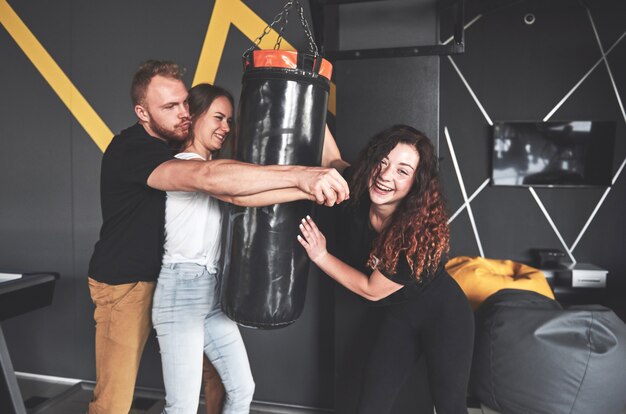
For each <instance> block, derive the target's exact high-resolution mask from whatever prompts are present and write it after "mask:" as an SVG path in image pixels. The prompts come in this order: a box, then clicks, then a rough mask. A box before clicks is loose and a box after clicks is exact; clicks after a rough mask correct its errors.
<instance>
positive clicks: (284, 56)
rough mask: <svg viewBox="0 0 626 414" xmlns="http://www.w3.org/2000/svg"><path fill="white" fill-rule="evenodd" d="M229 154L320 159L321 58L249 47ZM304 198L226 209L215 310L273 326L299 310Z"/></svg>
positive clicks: (324, 66) (325, 67) (324, 90)
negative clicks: (219, 304) (299, 237)
mask: <svg viewBox="0 0 626 414" xmlns="http://www.w3.org/2000/svg"><path fill="white" fill-rule="evenodd" d="M244 63H245V69H244V75H243V85H242V90H241V99H240V101H239V108H238V114H237V123H238V128H237V134H236V138H235V158H236V159H238V160H240V161H245V162H249V163H254V164H263V165H275V164H283V165H304V166H316V165H319V164H320V161H321V154H322V147H323V141H324V129H325V124H326V110H327V103H328V93H329V86H330V72H331V70H332V68H331V65H330V63H329V62H328V61H326V60H324V59H322V58H321V57H319V56H316V55H313V54H305V53H301V52H294V51H281V50H257V51H254V52H252V53H249V54H247V55H246V56H245V57H244ZM311 207H312V203H311V202H310V201H295V202H291V203H284V204H275V205H272V206H268V207H261V208H250V207H248V208H246V207H237V206H229V210H228V213H227V217H226V218H227V220H226V222H227V223H228V224H227V225H228V230H227V231H226V232H225V234H226V239H227V240H226V242H225V243H224V246H225V263H224V274H223V278H222V297H221V299H222V310H223V311H224V312H225V313H226V315H228V317H230V318H231V319H232V320H234V321H235V322H237V323H239V324H241V325H244V326H249V327H256V328H263V329H273V328H280V327H283V326H286V325H289V324H291V323H293V322H294V321H295V320H296V319H297V318H298V317H299V316H300V314H301V313H302V309H303V307H304V300H305V294H306V285H307V274H308V268H309V260H308V257H307V255H306V252H305V250H304V249H303V248H302V246H301V245H300V243H299V242H298V241H297V239H296V236H297V234H298V224H299V223H300V220H301V219H302V218H303V217H304V216H306V215H307V214H310V211H311Z"/></svg>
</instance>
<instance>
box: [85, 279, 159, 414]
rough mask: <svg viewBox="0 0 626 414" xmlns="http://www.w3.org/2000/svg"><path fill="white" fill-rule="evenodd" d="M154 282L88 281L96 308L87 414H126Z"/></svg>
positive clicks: (148, 326) (148, 319)
mask: <svg viewBox="0 0 626 414" xmlns="http://www.w3.org/2000/svg"><path fill="white" fill-rule="evenodd" d="M154 288H155V283H154V282H136V283H127V284H123V285H108V284H106V283H102V282H98V281H96V280H93V279H91V278H89V291H90V293H91V299H92V301H93V303H94V304H95V305H96V310H95V311H94V320H95V322H96V388H95V389H94V396H93V400H92V401H91V403H90V404H89V414H126V413H128V411H129V410H130V407H131V404H132V401H133V392H134V390H135V379H136V377H137V370H138V369H139V362H140V360H141V354H142V352H143V348H144V345H145V344H146V340H147V338H148V334H149V333H150V330H151V328H152V323H151V311H152V295H153V293H154Z"/></svg>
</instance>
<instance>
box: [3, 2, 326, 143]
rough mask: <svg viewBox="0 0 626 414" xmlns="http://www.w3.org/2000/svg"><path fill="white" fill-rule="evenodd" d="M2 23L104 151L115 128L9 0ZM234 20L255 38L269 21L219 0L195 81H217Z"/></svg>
mask: <svg viewBox="0 0 626 414" xmlns="http://www.w3.org/2000/svg"><path fill="white" fill-rule="evenodd" d="M0 23H1V24H2V26H4V28H5V29H6V30H7V32H8V33H9V35H10V36H11V37H12V38H13V40H15V42H16V43H17V45H18V46H19V47H20V48H21V49H22V51H23V52H24V54H26V56H27V57H28V59H30V61H31V62H32V63H33V65H34V66H35V68H36V69H37V70H38V71H39V73H41V75H42V76H43V77H44V79H45V80H46V81H47V82H48V84H49V85H50V86H51V87H52V89H53V90H54V92H55V93H56V94H57V95H58V96H59V98H60V99H61V101H62V102H63V103H64V104H65V106H66V107H67V108H68V109H69V110H70V112H71V113H72V115H73V116H74V117H75V118H76V120H77V121H78V123H79V124H80V125H81V126H82V127H83V128H84V129H85V131H86V132H87V134H88V135H89V136H90V137H91V139H92V140H93V141H94V142H95V143H96V145H97V146H98V147H99V148H100V150H102V151H104V150H105V149H106V147H107V146H108V145H109V143H110V142H111V139H112V138H113V132H111V130H110V129H109V127H107V125H106V124H105V123H104V121H103V120H102V119H101V118H100V116H98V114H97V113H96V111H95V110H94V109H93V108H92V107H91V105H89V103H88V102H87V100H86V99H85V98H84V97H83V95H82V94H81V93H80V92H79V91H78V89H77V88H76V87H75V86H74V84H73V83H72V81H71V80H70V79H69V78H68V77H67V75H66V74H65V73H64V72H63V70H62V69H61V68H60V67H59V65H58V64H57V63H56V62H55V61H54V59H53V58H52V57H51V56H50V54H49V53H48V52H47V51H46V49H45V48H44V47H43V46H42V44H41V43H40V42H39V41H38V40H37V38H36V37H35V36H34V35H33V33H32V32H31V31H30V30H29V29H28V27H27V26H26V25H25V24H24V22H23V21H22V20H21V19H20V17H19V16H18V15H17V13H15V11H14V10H13V9H12V8H11V6H10V5H9V4H8V3H7V1H6V0H0ZM231 24H233V25H235V27H237V28H238V29H239V30H240V31H241V32H242V33H243V34H244V35H245V36H247V37H248V38H249V39H250V40H252V41H254V40H255V39H256V37H257V36H258V35H259V34H261V33H262V32H263V30H264V29H265V27H266V26H267V23H266V22H265V21H264V20H263V19H261V18H260V17H259V16H258V15H257V14H256V13H255V12H254V11H252V10H251V9H250V8H249V7H248V6H246V5H245V4H243V3H242V2H241V1H240V0H216V1H215V6H214V8H213V13H212V15H211V20H210V22H209V27H208V29H207V34H206V37H205V41H204V45H203V47H202V51H201V53H200V58H199V61H198V66H197V69H196V73H195V77H194V80H193V83H194V84H197V83H200V82H209V83H213V82H215V78H216V76H217V70H218V68H219V65H220V61H221V58H222V53H223V51H224V47H225V45H226V38H227V36H228V29H229V28H230V25H231ZM277 36H278V34H277V33H276V32H275V31H273V30H272V31H271V32H270V33H269V34H268V35H267V36H265V37H264V38H263V41H262V42H261V45H260V46H261V48H270V47H271V46H273V44H274V43H275V41H276V37H277ZM283 44H284V45H285V49H292V50H293V46H292V45H291V44H289V42H287V41H286V40H283ZM335 91H336V88H335V85H334V84H332V83H331V88H330V99H329V102H328V110H329V111H330V112H331V113H332V114H335V113H336V100H335V96H336V94H335Z"/></svg>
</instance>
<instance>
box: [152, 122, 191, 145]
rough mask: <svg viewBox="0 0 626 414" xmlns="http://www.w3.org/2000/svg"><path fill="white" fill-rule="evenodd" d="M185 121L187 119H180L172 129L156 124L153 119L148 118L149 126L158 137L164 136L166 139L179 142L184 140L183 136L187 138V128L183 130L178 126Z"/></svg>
mask: <svg viewBox="0 0 626 414" xmlns="http://www.w3.org/2000/svg"><path fill="white" fill-rule="evenodd" d="M185 122H188V121H187V120H184V121H181V122H180V123H178V124H176V125H174V128H173V129H168V128H165V127H163V126H161V125H159V124H157V123H156V122H154V120H152V119H150V128H151V129H152V130H153V131H154V132H155V133H156V134H157V135H158V136H159V137H161V138H164V139H165V140H166V141H177V142H180V141H184V140H185V138H187V135H188V134H189V129H187V130H184V129H182V128H180V126H181V125H182V124H183V123H185Z"/></svg>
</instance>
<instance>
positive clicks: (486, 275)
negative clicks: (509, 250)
mask: <svg viewBox="0 0 626 414" xmlns="http://www.w3.org/2000/svg"><path fill="white" fill-rule="evenodd" d="M446 270H447V271H448V273H450V275H451V276H452V277H453V278H454V280H456V282H457V283H458V284H459V286H461V289H463V292H465V295H466V296H467V299H468V300H469V302H470V305H471V306H472V309H474V310H476V309H477V308H478V307H479V306H480V304H481V303H483V301H484V300H485V299H487V298H488V297H489V296H491V295H493V294H494V293H496V292H498V291H499V290H501V289H521V290H530V291H533V292H537V293H539V294H541V295H544V296H547V297H549V298H550V299H554V294H553V293H552V289H550V285H548V282H547V280H546V278H545V276H544V274H543V273H542V272H541V270H538V269H535V268H534V267H530V266H527V265H525V264H521V263H517V262H514V261H512V260H495V259H485V258H483V257H468V256H458V257H453V258H452V259H450V260H449V261H448V263H447V264H446Z"/></svg>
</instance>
